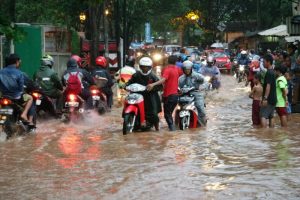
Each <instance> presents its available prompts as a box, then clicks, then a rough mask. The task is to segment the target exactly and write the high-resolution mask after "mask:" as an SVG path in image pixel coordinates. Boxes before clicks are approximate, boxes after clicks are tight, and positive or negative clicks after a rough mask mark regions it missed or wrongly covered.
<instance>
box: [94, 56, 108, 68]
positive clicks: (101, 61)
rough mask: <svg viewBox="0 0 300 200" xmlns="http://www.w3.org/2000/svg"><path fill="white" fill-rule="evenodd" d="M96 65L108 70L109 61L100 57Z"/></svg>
mask: <svg viewBox="0 0 300 200" xmlns="http://www.w3.org/2000/svg"><path fill="white" fill-rule="evenodd" d="M96 65H97V66H100V67H103V68H106V67H107V61H106V59H105V58H104V57H103V56H98V57H97V58H96Z"/></svg>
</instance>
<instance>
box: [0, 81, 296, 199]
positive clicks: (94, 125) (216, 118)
mask: <svg viewBox="0 0 300 200" xmlns="http://www.w3.org/2000/svg"><path fill="white" fill-rule="evenodd" d="M222 81H223V87H222V88H221V90H220V91H219V93H216V92H212V93H211V94H209V96H208V97H207V113H208V116H209V122H208V127H207V128H206V129H204V128H200V129H195V130H188V131H184V132H183V131H176V132H168V131H166V130H167V125H166V123H165V120H164V119H163V118H161V122H162V123H161V130H160V131H159V132H154V131H153V132H143V133H141V132H140V133H134V134H129V135H126V136H123V135H122V118H121V108H114V109H113V111H112V112H111V113H109V114H107V115H106V116H103V117H99V116H94V117H92V116H91V117H89V118H88V119H87V120H86V122H85V123H83V124H69V125H65V124H61V123H59V122H57V121H54V120H52V121H49V122H42V123H40V124H39V125H38V130H37V134H36V135H31V136H27V137H19V138H14V139H11V140H9V141H6V142H1V143H0V199H1V200H2V199H22V200H23V199H82V200H86V199H136V200H140V199H163V200H168V199H172V200H175V199H179V200H181V199H300V178H299V174H300V134H299V128H300V115H299V114H298V115H293V116H292V121H291V122H290V123H289V128H288V129H281V128H280V127H279V121H278V119H277V118H276V128H275V129H266V130H262V129H254V128H252V121H251V104H252V101H251V99H249V98H248V93H247V92H248V90H247V89H246V88H245V87H244V86H243V84H240V85H238V84H236V82H235V80H234V79H233V78H232V77H229V76H224V77H223V78H222Z"/></svg>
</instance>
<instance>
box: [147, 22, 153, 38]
mask: <svg viewBox="0 0 300 200" xmlns="http://www.w3.org/2000/svg"><path fill="white" fill-rule="evenodd" d="M145 42H146V43H152V42H153V39H152V37H151V25H150V23H149V22H147V23H145Z"/></svg>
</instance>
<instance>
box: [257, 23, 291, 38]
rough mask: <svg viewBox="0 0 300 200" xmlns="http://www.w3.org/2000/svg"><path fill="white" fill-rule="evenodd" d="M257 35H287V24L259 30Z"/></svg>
mask: <svg viewBox="0 0 300 200" xmlns="http://www.w3.org/2000/svg"><path fill="white" fill-rule="evenodd" d="M258 35H262V36H288V35H289V34H288V32H287V26H286V25H279V26H276V27H274V28H271V29H268V30H265V31H262V32H259V33H258Z"/></svg>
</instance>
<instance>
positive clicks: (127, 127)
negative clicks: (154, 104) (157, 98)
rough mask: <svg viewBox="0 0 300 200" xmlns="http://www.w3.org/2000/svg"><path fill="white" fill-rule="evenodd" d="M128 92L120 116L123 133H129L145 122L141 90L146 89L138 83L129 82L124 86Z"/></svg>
mask: <svg viewBox="0 0 300 200" xmlns="http://www.w3.org/2000/svg"><path fill="white" fill-rule="evenodd" d="M126 90H127V91H128V92H129V94H128V95H127V97H126V98H125V102H124V109H123V113H122V117H123V118H124V122H123V135H126V134H127V133H131V132H132V131H133V130H138V129H140V128H141V125H142V124H145V122H146V121H145V108H144V97H143V95H142V94H140V93H141V92H144V91H145V90H146V87H145V86H143V85H140V84H138V83H134V84H131V85H129V86H127V87H126Z"/></svg>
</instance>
